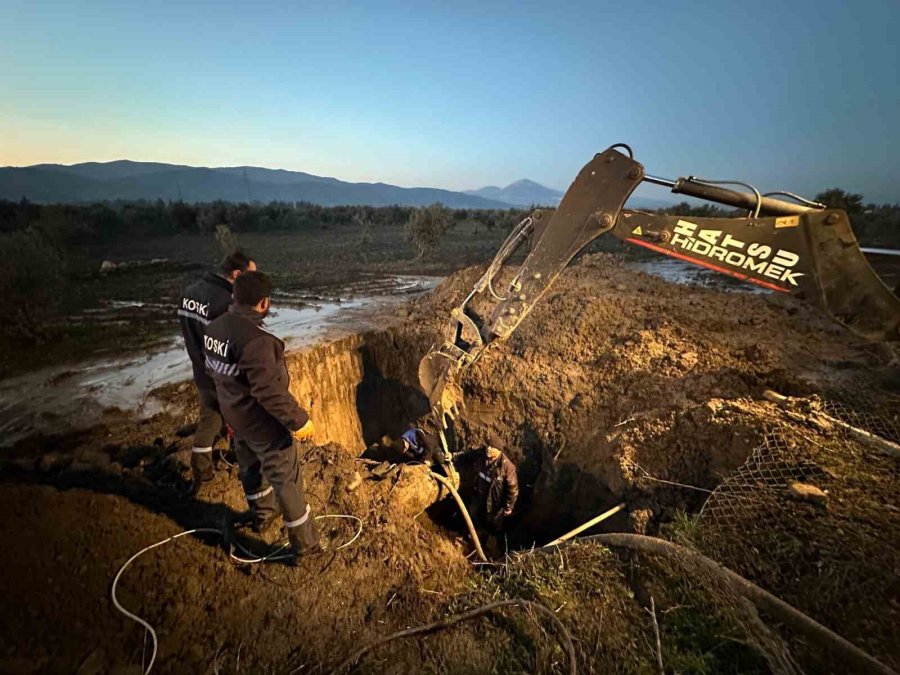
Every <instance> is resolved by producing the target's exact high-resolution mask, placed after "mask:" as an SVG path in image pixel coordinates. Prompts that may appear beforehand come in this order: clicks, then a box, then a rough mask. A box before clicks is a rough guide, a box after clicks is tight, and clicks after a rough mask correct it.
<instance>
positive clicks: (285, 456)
mask: <svg viewBox="0 0 900 675" xmlns="http://www.w3.org/2000/svg"><path fill="white" fill-rule="evenodd" d="M271 294H272V282H271V281H270V280H269V277H267V276H266V275H265V274H263V273H262V272H245V273H244V274H242V275H241V276H239V277H238V278H237V280H236V281H235V282H234V304H232V305H231V307H230V308H229V309H228V312H226V313H225V314H223V315H222V316H220V317H219V318H218V319H216V320H215V321H213V322H212V323H210V324H209V325H208V326H207V327H206V335H205V336H204V355H205V358H206V367H207V371H208V372H209V373H210V375H212V378H213V380H214V381H215V383H216V392H217V394H218V399H219V405H220V407H221V410H222V414H223V416H224V417H225V421H226V422H227V423H228V424H229V426H231V428H232V429H233V430H234V448H235V452H236V454H237V460H238V467H239V475H240V478H241V483H242V485H243V487H244V494H245V495H246V497H247V504H248V505H249V508H250V515H251V517H252V521H253V522H252V524H253V526H254V529H256V530H257V531H259V532H262V533H265V532H266V531H267V530H269V529H270V526H272V525H273V524H274V523H275V522H276V521H277V518H278V511H279V510H280V511H281V515H282V517H283V518H284V526H285V527H286V529H287V536H288V540H289V541H290V544H291V548H292V550H293V552H294V554H295V555H297V556H303V555H308V554H312V553H318V552H320V551H321V550H322V548H321V545H320V544H319V532H318V528H317V527H316V524H315V519H314V518H313V516H312V514H311V513H310V508H309V504H308V503H307V502H306V497H305V496H304V492H303V476H302V474H301V472H300V461H299V459H298V458H297V448H296V447H295V443H296V442H297V441H302V440H306V439H309V438H311V437H312V434H313V424H312V420H310V418H309V415H308V414H307V412H306V411H305V410H303V408H301V407H300V405H299V404H298V403H297V401H296V399H295V398H294V397H293V396H292V395H291V393H290V391H289V388H288V387H289V384H290V376H289V375H288V370H287V364H286V363H285V360H284V342H282V341H281V340H279V339H278V338H277V337H275V336H274V335H272V334H271V333H269V332H268V331H267V330H265V329H264V328H263V319H265V318H266V315H267V314H268V313H269V305H270V296H271Z"/></svg>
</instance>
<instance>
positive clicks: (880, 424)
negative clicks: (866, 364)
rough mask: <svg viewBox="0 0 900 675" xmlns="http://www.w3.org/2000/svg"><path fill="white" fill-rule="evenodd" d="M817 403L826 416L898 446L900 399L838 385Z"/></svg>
mask: <svg viewBox="0 0 900 675" xmlns="http://www.w3.org/2000/svg"><path fill="white" fill-rule="evenodd" d="M817 403H818V406H819V407H820V409H821V411H822V412H823V413H825V414H826V415H828V416H829V417H834V418H835V419H838V420H840V421H842V422H844V423H846V424H850V425H851V426H854V427H858V428H860V429H863V430H864V431H868V432H869V433H871V434H875V435H876V436H879V437H881V438H883V439H885V440H887V441H890V442H892V443H898V444H900V396H894V395H892V394H889V393H887V392H884V391H875V392H873V391H872V390H871V389H866V388H864V387H862V386H859V385H857V386H852V385H851V386H848V385H841V386H835V387H832V388H829V389H828V390H826V391H825V392H824V393H823V395H822V396H821V397H819V398H818V400H817Z"/></svg>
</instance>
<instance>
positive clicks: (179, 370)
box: [0, 276, 440, 446]
mask: <svg viewBox="0 0 900 675" xmlns="http://www.w3.org/2000/svg"><path fill="white" fill-rule="evenodd" d="M439 282H440V278H438V277H407V276H392V277H384V278H378V279H374V280H370V281H369V282H368V283H364V284H354V285H352V286H343V287H339V288H327V289H319V291H316V292H310V293H304V294H302V295H293V296H287V297H284V298H281V299H280V301H281V303H282V306H281V307H278V308H277V309H275V310H274V311H273V312H272V314H271V315H270V317H269V318H268V319H267V321H266V326H267V328H268V329H269V330H270V331H272V332H273V333H275V334H276V335H278V336H280V337H282V338H283V339H284V340H285V342H286V343H287V345H288V348H289V349H298V348H302V347H308V346H311V345H314V344H316V343H319V342H323V341H328V340H333V339H337V338H339V337H343V336H345V335H349V334H351V333H357V332H360V331H365V330H370V329H372V328H376V327H377V325H376V324H377V320H378V319H377V317H379V316H383V315H384V312H385V311H387V310H389V309H390V308H391V307H392V306H394V305H397V304H399V303H401V302H403V301H404V300H405V299H408V298H410V297H415V296H416V295H419V294H421V293H424V292H427V291H430V290H431V289H433V288H434V287H435V286H436V285H437V284H438V283H439ZM278 302H279V299H277V298H276V304H277V303H278ZM125 305H126V306H127V305H128V303H125ZM190 376H191V368H190V363H189V361H188V359H187V355H186V354H185V352H184V346H183V343H182V340H181V337H180V336H178V337H175V336H173V338H172V339H171V340H170V341H168V342H166V343H165V344H163V345H161V346H160V347H159V348H158V349H155V350H152V351H150V352H148V353H144V354H141V355H138V356H135V355H130V356H123V357H115V358H110V359H97V360H92V361H89V362H85V363H80V364H68V365H59V366H53V367H50V368H45V369H41V370H38V371H33V372H30V373H26V374H24V375H20V376H17V377H13V378H9V379H6V380H3V381H0V446H9V445H11V444H13V443H14V442H15V441H16V440H18V439H20V438H23V437H25V436H28V435H30V434H32V433H35V432H43V433H58V432H60V431H65V430H66V429H67V428H71V427H75V428H80V427H87V426H90V425H91V424H93V423H94V422H96V421H97V418H98V416H99V415H100V413H101V412H102V411H104V410H106V409H110V408H118V409H120V410H127V411H133V412H137V413H138V414H140V415H142V416H149V415H152V414H154V413H155V412H158V411H159V410H160V409H161V403H160V401H158V400H157V399H155V398H154V397H151V396H150V392H151V391H153V390H154V389H156V388H157V387H160V386H163V385H167V384H173V383H177V382H181V381H184V380H187V379H189V378H190Z"/></svg>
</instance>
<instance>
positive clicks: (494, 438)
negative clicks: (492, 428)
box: [487, 433, 503, 450]
mask: <svg viewBox="0 0 900 675" xmlns="http://www.w3.org/2000/svg"><path fill="white" fill-rule="evenodd" d="M487 444H488V445H489V446H490V447H492V448H497V449H498V450H503V441H502V440H500V437H499V436H498V435H497V434H494V433H491V434H488V437H487Z"/></svg>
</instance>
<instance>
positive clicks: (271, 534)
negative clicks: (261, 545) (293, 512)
mask: <svg viewBox="0 0 900 675" xmlns="http://www.w3.org/2000/svg"><path fill="white" fill-rule="evenodd" d="M279 520H280V518H279V516H278V514H275V513H273V514H272V515H271V516H269V517H268V518H264V519H259V518H257V519H255V520H254V521H253V522H252V523H251V525H250V528H251V529H252V530H253V531H254V532H255V533H256V534H258V535H259V538H260V539H262V540H263V541H264V542H266V543H267V544H274V543H276V542H279V541H281V540H282V539H283V538H284V537H283V535H282V532H281V526H280V525H279V522H278V521H279Z"/></svg>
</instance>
